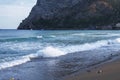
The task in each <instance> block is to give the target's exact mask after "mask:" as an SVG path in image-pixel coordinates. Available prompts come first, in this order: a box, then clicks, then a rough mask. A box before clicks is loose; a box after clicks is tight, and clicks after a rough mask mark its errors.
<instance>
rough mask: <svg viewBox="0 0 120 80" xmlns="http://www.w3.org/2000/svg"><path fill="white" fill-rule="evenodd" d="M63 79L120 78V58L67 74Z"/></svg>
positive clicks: (93, 79) (105, 79)
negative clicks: (83, 70)
mask: <svg viewBox="0 0 120 80" xmlns="http://www.w3.org/2000/svg"><path fill="white" fill-rule="evenodd" d="M64 80H120V59H117V60H115V61H113V62H108V63H105V64H102V65H100V66H99V67H95V68H93V69H90V70H87V71H85V72H83V73H78V74H75V75H72V76H69V77H67V78H65V79H64Z"/></svg>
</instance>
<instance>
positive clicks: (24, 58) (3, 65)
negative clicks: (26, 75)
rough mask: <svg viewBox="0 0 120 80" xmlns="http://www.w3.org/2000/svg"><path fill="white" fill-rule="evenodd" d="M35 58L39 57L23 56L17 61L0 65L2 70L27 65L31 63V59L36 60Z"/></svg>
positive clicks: (32, 55) (34, 55)
mask: <svg viewBox="0 0 120 80" xmlns="http://www.w3.org/2000/svg"><path fill="white" fill-rule="evenodd" d="M34 57H37V55H36V54H29V55H26V56H22V57H20V58H19V59H17V60H13V61H8V62H3V63H0V70H1V69H5V68H9V67H13V66H17V65H20V64H23V63H26V62H28V61H30V58H34Z"/></svg>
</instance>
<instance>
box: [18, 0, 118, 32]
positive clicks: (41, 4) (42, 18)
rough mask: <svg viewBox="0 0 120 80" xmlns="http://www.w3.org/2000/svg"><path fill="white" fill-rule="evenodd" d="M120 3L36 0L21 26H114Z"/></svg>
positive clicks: (57, 27)
mask: <svg viewBox="0 0 120 80" xmlns="http://www.w3.org/2000/svg"><path fill="white" fill-rule="evenodd" d="M119 3H120V1H119V0H37V3H36V5H35V6H34V7H33V9H32V11H31V12H30V15H29V16H28V17H27V18H26V19H25V20H23V21H22V23H20V25H19V27H18V29H29V30H31V29H33V30H46V29H54V30H55V29H60V30H61V29H103V30H104V29H113V28H112V26H113V25H114V24H116V23H118V21H119V19H120V17H119V15H120V14H119V9H120V8H119ZM117 4H118V5H117ZM114 5H115V6H114Z"/></svg>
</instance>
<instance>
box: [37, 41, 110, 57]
mask: <svg viewBox="0 0 120 80" xmlns="http://www.w3.org/2000/svg"><path fill="white" fill-rule="evenodd" d="M109 43H110V41H106V40H103V41H97V42H94V43H85V44H81V45H71V46H61V47H57V46H56V47H53V46H47V47H45V48H44V49H43V50H40V51H38V52H37V54H39V55H40V56H43V57H59V56H62V55H66V54H68V53H74V52H79V51H86V50H92V49H96V48H100V47H102V46H107V45H109Z"/></svg>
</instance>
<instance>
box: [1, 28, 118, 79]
mask: <svg viewBox="0 0 120 80" xmlns="http://www.w3.org/2000/svg"><path fill="white" fill-rule="evenodd" d="M119 55H120V31H119V30H0V80H10V78H15V79H16V80H17V79H18V80H58V79H61V78H62V77H64V76H68V75H71V74H74V73H76V72H80V71H83V70H85V69H87V68H89V67H92V66H95V65H98V64H101V63H104V62H106V61H110V60H112V59H115V58H117V57H118V56H119ZM61 80H62V79H61Z"/></svg>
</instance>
